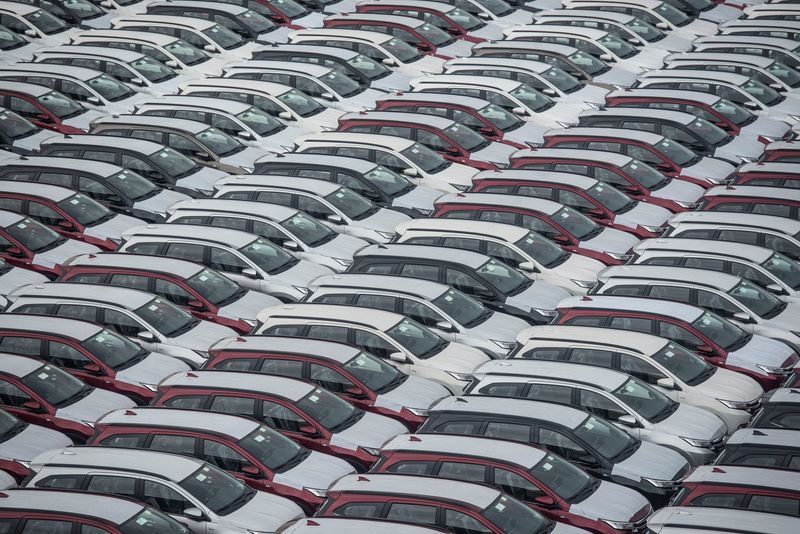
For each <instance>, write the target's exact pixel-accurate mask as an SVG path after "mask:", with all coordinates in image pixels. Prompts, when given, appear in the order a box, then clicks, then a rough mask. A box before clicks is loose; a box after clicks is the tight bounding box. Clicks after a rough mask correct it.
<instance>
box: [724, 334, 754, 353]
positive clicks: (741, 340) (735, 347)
mask: <svg viewBox="0 0 800 534" xmlns="http://www.w3.org/2000/svg"><path fill="white" fill-rule="evenodd" d="M752 337H753V335H752V334H745V335H743V336H742V337H740V338H739V339H737V340H736V341H734V342H733V343H732V344H731V345H729V346H727V347H725V349H726V350H727V351H728V352H731V351H734V350H739V349H741V348H742V347H744V346H745V345H747V343H748V341H750V338H752Z"/></svg>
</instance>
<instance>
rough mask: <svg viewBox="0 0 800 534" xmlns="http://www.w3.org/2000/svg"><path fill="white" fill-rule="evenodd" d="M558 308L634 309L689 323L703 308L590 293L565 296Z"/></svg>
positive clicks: (678, 303)
mask: <svg viewBox="0 0 800 534" xmlns="http://www.w3.org/2000/svg"><path fill="white" fill-rule="evenodd" d="M558 307H559V308H577V309H581V308H582V309H598V308H599V309H606V310H621V311H636V312H644V313H653V314H656V315H668V316H670V317H675V318H677V319H680V320H681V321H685V322H687V323H690V322H692V321H694V320H695V319H697V318H698V317H700V316H701V315H702V314H703V313H704V310H703V309H702V308H698V307H696V306H691V305H689V304H683V303H681V302H672V301H668V300H657V299H647V298H638V297H613V296H607V295H592V296H590V297H586V296H584V297H580V296H574V297H567V298H565V299H564V300H562V301H561V302H559V303H558Z"/></svg>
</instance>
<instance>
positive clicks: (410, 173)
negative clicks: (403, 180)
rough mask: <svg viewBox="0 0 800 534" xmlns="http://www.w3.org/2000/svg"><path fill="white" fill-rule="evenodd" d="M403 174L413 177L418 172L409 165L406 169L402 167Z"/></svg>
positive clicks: (417, 174)
mask: <svg viewBox="0 0 800 534" xmlns="http://www.w3.org/2000/svg"><path fill="white" fill-rule="evenodd" d="M403 174H404V175H406V176H410V177H411V178H415V177H417V176H419V173H418V172H417V169H412V168H410V167H409V168H408V169H403Z"/></svg>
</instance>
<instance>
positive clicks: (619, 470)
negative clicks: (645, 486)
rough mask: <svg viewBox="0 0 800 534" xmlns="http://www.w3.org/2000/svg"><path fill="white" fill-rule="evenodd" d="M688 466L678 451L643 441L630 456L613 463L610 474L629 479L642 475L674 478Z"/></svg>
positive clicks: (638, 477) (637, 478) (663, 478)
mask: <svg viewBox="0 0 800 534" xmlns="http://www.w3.org/2000/svg"><path fill="white" fill-rule="evenodd" d="M688 468H689V465H688V462H687V461H686V458H684V457H683V456H682V455H681V453H679V452H678V451H675V450H672V449H669V448H667V447H662V446H661V445H656V444H655V443H649V442H647V441H643V442H641V445H640V446H639V448H638V449H637V450H636V452H634V453H633V454H632V455H631V456H630V457H628V458H626V459H625V460H623V461H622V462H620V463H618V464H614V467H613V468H612V469H611V474H612V475H616V476H621V477H624V478H627V479H631V480H639V479H640V478H642V477H646V478H652V479H656V480H675V479H676V478H677V477H678V475H682V474H683V473H685V472H687V471H688Z"/></svg>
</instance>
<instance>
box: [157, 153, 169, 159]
mask: <svg viewBox="0 0 800 534" xmlns="http://www.w3.org/2000/svg"><path fill="white" fill-rule="evenodd" d="M159 156H161V157H162V158H167V157H169V154H167V153H166V152H162V153H161V154H159Z"/></svg>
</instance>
